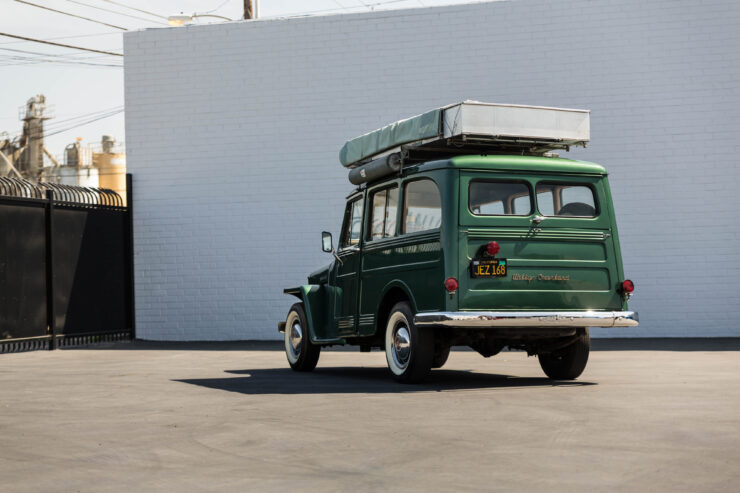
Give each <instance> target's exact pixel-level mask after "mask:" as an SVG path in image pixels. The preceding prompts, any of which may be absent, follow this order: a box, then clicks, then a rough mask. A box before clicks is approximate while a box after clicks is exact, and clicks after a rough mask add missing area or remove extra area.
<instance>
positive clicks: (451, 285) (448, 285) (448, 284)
mask: <svg viewBox="0 0 740 493" xmlns="http://www.w3.org/2000/svg"><path fill="white" fill-rule="evenodd" d="M457 286H458V284H457V279H455V278H454V277H448V278H447V280H446V281H445V289H446V290H447V291H448V292H450V293H454V292H455V291H457Z"/></svg>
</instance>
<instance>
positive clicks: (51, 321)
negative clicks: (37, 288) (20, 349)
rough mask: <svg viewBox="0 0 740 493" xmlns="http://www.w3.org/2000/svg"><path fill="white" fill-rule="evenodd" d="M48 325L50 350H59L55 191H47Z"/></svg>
mask: <svg viewBox="0 0 740 493" xmlns="http://www.w3.org/2000/svg"><path fill="white" fill-rule="evenodd" d="M45 216H46V217H45V222H46V324H47V327H48V329H47V330H48V331H49V335H50V337H51V339H49V350H54V349H56V348H57V331H56V317H55V316H54V251H53V250H52V248H53V246H54V235H53V233H54V217H53V216H54V190H47V191H46V215H45Z"/></svg>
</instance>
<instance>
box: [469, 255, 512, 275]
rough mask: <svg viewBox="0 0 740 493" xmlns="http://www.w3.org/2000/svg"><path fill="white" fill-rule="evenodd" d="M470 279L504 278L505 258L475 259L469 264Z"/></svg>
mask: <svg viewBox="0 0 740 493" xmlns="http://www.w3.org/2000/svg"><path fill="white" fill-rule="evenodd" d="M470 275H471V276H472V277H506V259H505V258H476V259H473V261H472V262H471V263H470Z"/></svg>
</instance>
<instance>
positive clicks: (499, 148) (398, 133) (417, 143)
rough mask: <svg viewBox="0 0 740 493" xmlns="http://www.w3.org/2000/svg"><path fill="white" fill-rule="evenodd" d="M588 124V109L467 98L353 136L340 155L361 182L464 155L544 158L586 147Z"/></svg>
mask: <svg viewBox="0 0 740 493" xmlns="http://www.w3.org/2000/svg"><path fill="white" fill-rule="evenodd" d="M589 127H590V112H589V111H588V110H576V109H566V108H550V107H543V106H523V105H511V104H494V103H482V102H478V101H464V102H462V103H457V104H452V105H448V106H443V107H441V108H437V109H434V110H432V111H429V112H427V113H424V114H422V115H418V116H415V117H412V118H408V119H406V120H401V121H398V122H394V123H391V124H390V125H386V126H385V127H382V128H380V129H378V130H375V131H373V132H370V133H367V134H365V135H361V136H359V137H356V138H354V139H351V140H349V141H347V142H346V143H345V144H344V146H343V147H342V150H341V151H340V153H339V159H340V162H341V163H342V165H343V166H344V167H346V168H349V169H351V170H352V171H351V172H350V181H351V182H352V183H354V184H355V185H358V184H360V183H365V182H368V181H371V180H374V179H377V178H380V177H382V176H385V175H387V174H390V173H392V172H395V171H398V170H400V169H401V168H402V167H403V166H405V165H408V164H414V163H418V162H421V161H429V160H433V159H445V158H448V157H453V156H459V155H466V154H468V155H469V154H521V155H535V156H541V155H545V154H546V153H548V152H551V151H554V150H565V151H568V150H570V147H571V146H583V147H585V146H586V144H587V143H588V141H589V137H590V128H589Z"/></svg>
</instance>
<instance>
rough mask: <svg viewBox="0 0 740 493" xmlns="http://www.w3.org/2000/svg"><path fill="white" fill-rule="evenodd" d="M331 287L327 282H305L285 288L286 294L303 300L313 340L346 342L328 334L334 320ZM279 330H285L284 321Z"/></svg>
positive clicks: (309, 333) (310, 335) (318, 341)
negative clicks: (332, 337) (331, 337)
mask: <svg viewBox="0 0 740 493" xmlns="http://www.w3.org/2000/svg"><path fill="white" fill-rule="evenodd" d="M330 289H331V288H330V287H329V286H327V285H326V284H304V285H302V286H296V287H294V288H286V289H284V290H283V292H284V293H285V294H290V295H293V296H295V297H296V298H298V299H300V300H301V301H302V302H303V309H304V310H305V312H306V323H308V335H309V337H310V338H311V342H314V343H317V344H324V343H327V342H337V343H342V342H344V340H343V339H330V338H329V336H328V335H329V334H331V333H332V332H333V331H332V330H331V324H332V322H333V320H332V317H331V309H330V303H329V302H330V300H331V293H330ZM281 329H282V330H281ZM278 330H279V331H280V332H283V331H284V330H285V323H284V322H283V323H282V324H280V325H278Z"/></svg>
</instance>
